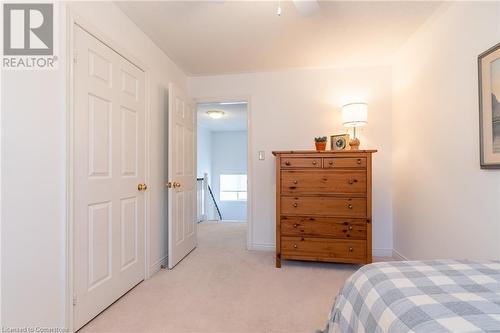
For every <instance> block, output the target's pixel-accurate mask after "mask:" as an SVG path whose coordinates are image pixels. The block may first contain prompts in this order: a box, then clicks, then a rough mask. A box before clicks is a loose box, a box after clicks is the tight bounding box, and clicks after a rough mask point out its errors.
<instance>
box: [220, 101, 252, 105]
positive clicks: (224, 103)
mask: <svg viewBox="0 0 500 333" xmlns="http://www.w3.org/2000/svg"><path fill="white" fill-rule="evenodd" d="M219 104H220V105H240V104H247V102H244V101H239V102H220V103H219Z"/></svg>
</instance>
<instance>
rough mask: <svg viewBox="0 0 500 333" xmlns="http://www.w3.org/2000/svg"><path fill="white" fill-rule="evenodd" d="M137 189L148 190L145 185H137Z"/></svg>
mask: <svg viewBox="0 0 500 333" xmlns="http://www.w3.org/2000/svg"><path fill="white" fill-rule="evenodd" d="M137 189H138V190H139V191H146V190H147V189H148V185H146V184H139V185H137Z"/></svg>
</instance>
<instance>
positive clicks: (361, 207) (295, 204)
mask: <svg viewBox="0 0 500 333" xmlns="http://www.w3.org/2000/svg"><path fill="white" fill-rule="evenodd" d="M280 201H281V215H288V214H292V215H324V216H345V217H366V198H350V197H327V196H311V197H305V196H300V197H299V196H292V197H287V196H282V197H281V200H280Z"/></svg>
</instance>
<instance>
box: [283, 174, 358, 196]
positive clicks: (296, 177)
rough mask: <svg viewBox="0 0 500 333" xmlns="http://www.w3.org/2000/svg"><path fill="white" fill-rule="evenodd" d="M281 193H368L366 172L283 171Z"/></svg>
mask: <svg viewBox="0 0 500 333" xmlns="http://www.w3.org/2000/svg"><path fill="white" fill-rule="evenodd" d="M281 191H282V193H286V194H294V193H299V194H300V193H304V194H321V193H366V171H340V170H318V171H316V170H311V171H298V170H283V172H282V173H281Z"/></svg>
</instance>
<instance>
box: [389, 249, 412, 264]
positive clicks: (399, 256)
mask: <svg viewBox="0 0 500 333" xmlns="http://www.w3.org/2000/svg"><path fill="white" fill-rule="evenodd" d="M392 257H393V258H394V259H397V260H403V261H408V260H409V259H408V258H406V257H405V256H404V255H402V254H401V253H400V252H398V251H397V250H396V249H392Z"/></svg>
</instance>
